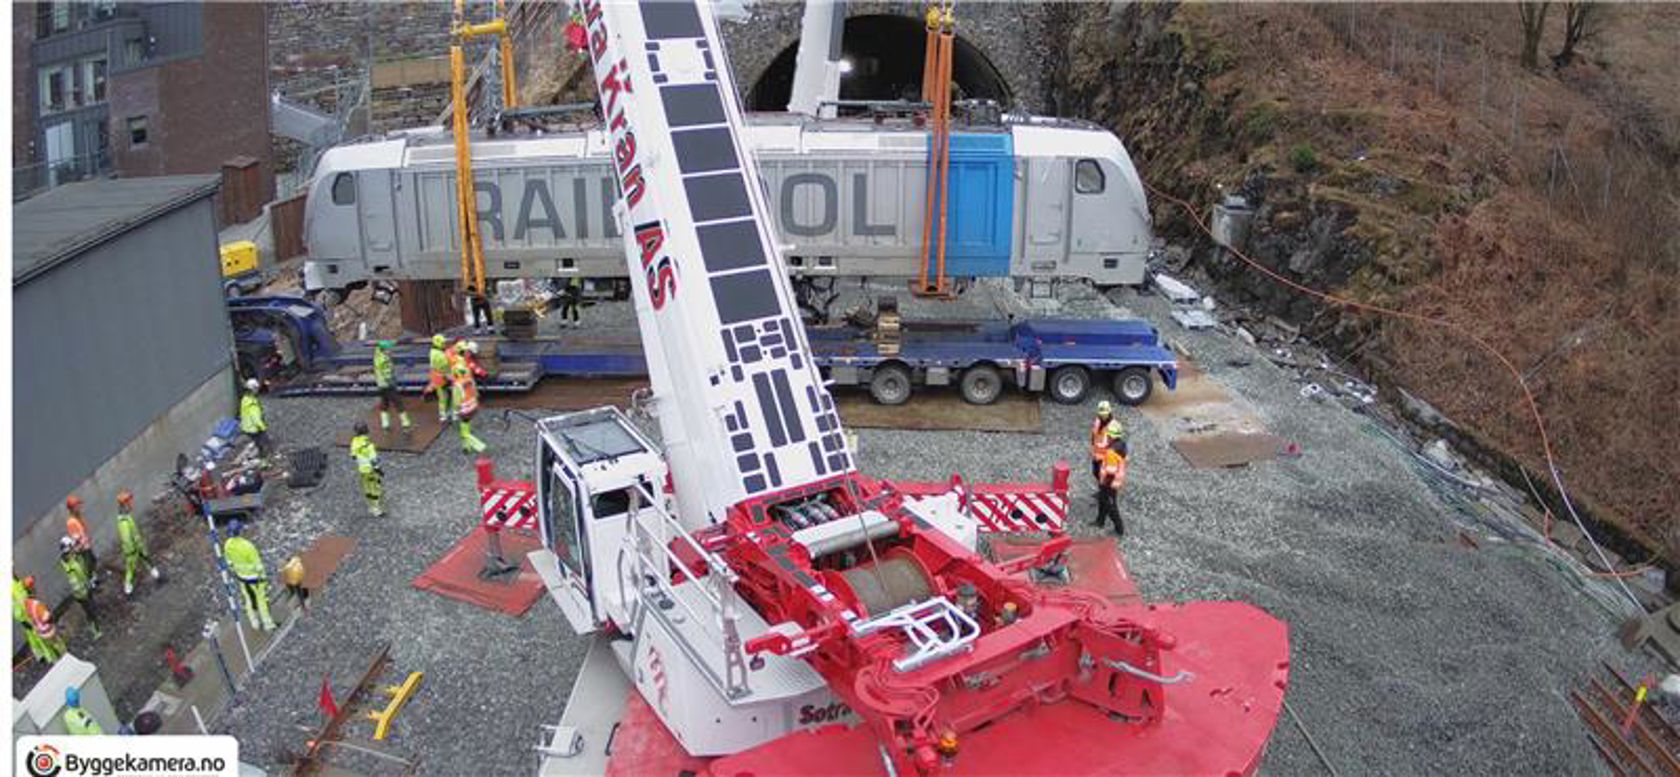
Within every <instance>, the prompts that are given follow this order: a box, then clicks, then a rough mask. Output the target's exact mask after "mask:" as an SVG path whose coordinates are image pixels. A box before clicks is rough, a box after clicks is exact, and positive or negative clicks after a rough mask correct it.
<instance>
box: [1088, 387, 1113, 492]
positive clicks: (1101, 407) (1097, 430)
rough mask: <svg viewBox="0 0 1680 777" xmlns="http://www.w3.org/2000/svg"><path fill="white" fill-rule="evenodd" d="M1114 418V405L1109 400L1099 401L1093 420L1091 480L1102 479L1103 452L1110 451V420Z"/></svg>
mask: <svg viewBox="0 0 1680 777" xmlns="http://www.w3.org/2000/svg"><path fill="white" fill-rule="evenodd" d="M1113 420H1114V407H1113V406H1112V405H1110V404H1108V400H1106V399H1105V400H1103V401H1101V402H1098V403H1097V417H1096V418H1095V419H1094V420H1092V421H1091V480H1092V481H1093V482H1099V483H1100V482H1101V481H1102V462H1103V454H1104V453H1107V452H1108V422H1110V421H1113Z"/></svg>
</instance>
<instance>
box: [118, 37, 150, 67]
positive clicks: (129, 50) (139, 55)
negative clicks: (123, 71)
mask: <svg viewBox="0 0 1680 777" xmlns="http://www.w3.org/2000/svg"><path fill="white" fill-rule="evenodd" d="M123 61H124V62H127V63H128V64H129V65H130V66H133V65H138V64H140V63H141V62H145V61H146V39H145V38H129V39H128V40H127V41H124V42H123Z"/></svg>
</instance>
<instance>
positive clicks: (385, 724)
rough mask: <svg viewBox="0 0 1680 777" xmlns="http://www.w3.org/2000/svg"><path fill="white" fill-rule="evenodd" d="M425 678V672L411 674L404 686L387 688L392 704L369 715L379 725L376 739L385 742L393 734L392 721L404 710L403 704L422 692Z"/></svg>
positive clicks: (376, 729)
mask: <svg viewBox="0 0 1680 777" xmlns="http://www.w3.org/2000/svg"><path fill="white" fill-rule="evenodd" d="M424 676H425V673H423V672H409V673H408V679H407V680H404V681H403V684H402V685H387V686H385V689H384V690H385V694H386V695H387V696H390V697H391V702H390V703H389V704H386V705H385V709H383V710H380V711H378V712H370V713H368V715H367V716H368V719H369V720H372V721H374V722H375V723H377V724H378V725H376V726H374V728H373V738H374V739H377V740H380V741H383V740H384V739H385V735H386V734H389V733H391V719H392V718H394V717H396V716H397V712H398V711H399V710H401V709H402V706H403V704H404V703H406V702H407V701H408V699H409V697H411V696H413V695H414V692H415V691H417V690H420V678H422V677H424Z"/></svg>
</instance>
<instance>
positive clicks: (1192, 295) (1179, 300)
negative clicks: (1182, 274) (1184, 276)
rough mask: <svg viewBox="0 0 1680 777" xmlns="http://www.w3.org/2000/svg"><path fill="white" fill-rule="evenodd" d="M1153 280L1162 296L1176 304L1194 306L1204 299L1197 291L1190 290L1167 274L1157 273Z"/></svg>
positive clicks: (1187, 286) (1186, 285)
mask: <svg viewBox="0 0 1680 777" xmlns="http://www.w3.org/2000/svg"><path fill="white" fill-rule="evenodd" d="M1153 280H1154V283H1155V288H1156V289H1157V290H1159V291H1160V292H1161V294H1162V295H1164V296H1166V298H1167V299H1169V300H1172V301H1173V303H1174V304H1178V305H1190V304H1194V303H1195V302H1196V300H1198V299H1201V297H1202V295H1201V294H1199V293H1197V292H1196V290H1195V289H1192V288H1190V286H1189V285H1188V284H1186V283H1184V282H1183V281H1180V280H1178V279H1177V278H1174V277H1172V276H1171V275H1167V274H1166V273H1159V272H1158V273H1155V275H1154V277H1153Z"/></svg>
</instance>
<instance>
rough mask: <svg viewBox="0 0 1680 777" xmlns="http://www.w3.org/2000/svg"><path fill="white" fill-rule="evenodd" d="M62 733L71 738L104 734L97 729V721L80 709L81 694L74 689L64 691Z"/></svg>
mask: <svg viewBox="0 0 1680 777" xmlns="http://www.w3.org/2000/svg"><path fill="white" fill-rule="evenodd" d="M64 731H65V733H67V734H69V735H70V736H73V737H86V736H99V735H101V734H104V733H105V729H102V728H100V727H99V721H97V720H94V719H93V716H92V715H90V714H88V711H87V710H84V709H82V692H81V691H79V690H77V689H75V688H65V689H64Z"/></svg>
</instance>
